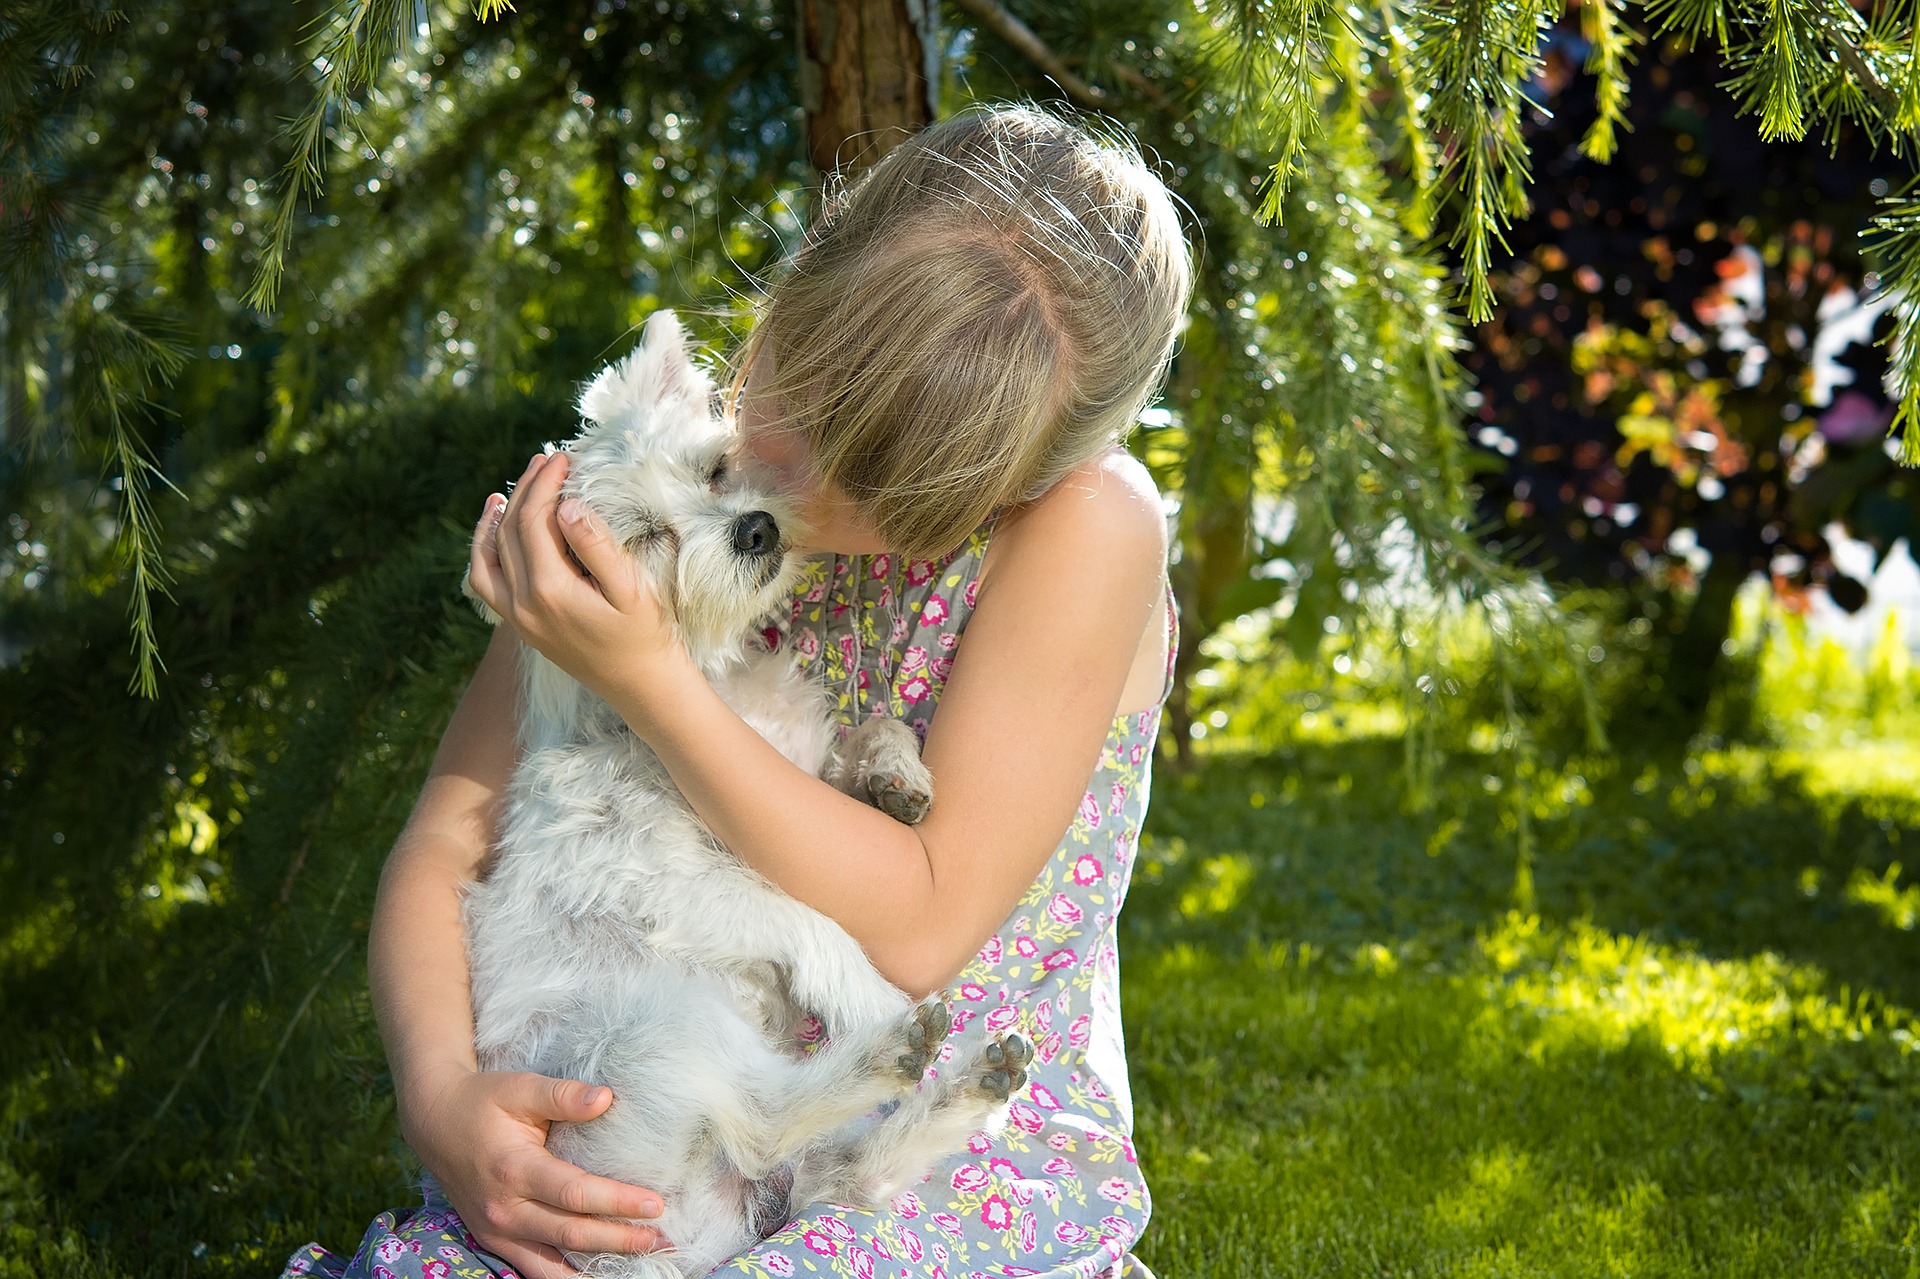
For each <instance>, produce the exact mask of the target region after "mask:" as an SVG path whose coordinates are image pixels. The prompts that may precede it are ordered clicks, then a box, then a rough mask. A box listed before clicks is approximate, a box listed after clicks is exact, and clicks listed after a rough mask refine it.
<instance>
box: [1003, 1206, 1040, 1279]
mask: <svg viewBox="0 0 1920 1279" xmlns="http://www.w3.org/2000/svg"><path fill="white" fill-rule="evenodd" d="M1039 1243H1040V1227H1039V1225H1038V1224H1037V1223H1036V1222H1035V1221H1034V1219H1033V1214H1032V1213H1030V1212H1023V1213H1021V1214H1020V1251H1021V1252H1032V1251H1033V1250H1034V1249H1035V1248H1036V1247H1038V1246H1039ZM1008 1273H1011V1272H1010V1271H1009V1272H1008Z"/></svg>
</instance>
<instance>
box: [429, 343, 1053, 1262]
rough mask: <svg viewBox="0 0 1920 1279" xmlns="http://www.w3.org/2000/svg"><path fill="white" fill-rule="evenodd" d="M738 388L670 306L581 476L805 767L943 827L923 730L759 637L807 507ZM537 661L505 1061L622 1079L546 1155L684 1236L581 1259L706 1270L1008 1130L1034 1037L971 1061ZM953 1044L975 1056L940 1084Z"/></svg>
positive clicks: (587, 439)
mask: <svg viewBox="0 0 1920 1279" xmlns="http://www.w3.org/2000/svg"><path fill="white" fill-rule="evenodd" d="M713 390H714V388H713V384H712V382H711V381H710V379H708V378H707V377H706V375H705V374H703V373H702V372H701V371H700V370H698V369H697V368H696V367H695V366H694V364H693V363H692V361H691V360H690V359H689V357H688V354H687V351H686V342H685V338H684V336H683V334H682V332H681V329H680V325H679V323H678V322H677V321H676V320H675V318H674V317H673V315H672V314H671V313H670V312H666V311H662V312H659V313H657V314H655V315H654V316H653V317H652V318H651V319H650V320H649V321H648V322H647V325H646V329H645V333H644V335H643V337H642V339H641V344H640V347H639V349H638V350H636V351H635V352H634V353H633V354H631V355H629V356H628V357H627V358H626V359H625V360H623V361H621V362H620V363H618V364H615V365H614V366H612V367H610V368H608V369H607V370H605V371H604V372H602V373H601V374H600V376H599V377H598V378H597V379H596V380H595V381H594V382H593V384H592V385H591V386H590V387H588V388H587V391H586V393H585V394H584V395H583V396H582V397H581V400H580V412H581V415H582V416H583V417H584V418H585V419H587V422H586V425H585V427H584V429H583V430H582V431H581V433H580V435H579V436H578V438H576V439H574V440H573V441H571V442H570V443H569V444H568V445H567V446H566V447H567V450H568V452H569V453H570V454H571V466H570V469H569V472H568V475H567V480H566V485H565V491H566V493H567V494H569V495H572V496H576V497H578V498H580V499H581V500H582V501H583V502H584V503H585V504H586V505H587V506H588V507H589V508H590V509H591V510H593V511H594V512H595V513H596V514H598V516H599V517H600V518H601V520H603V521H604V522H605V523H606V524H607V525H608V526H609V527H610V528H611V530H612V532H613V535H614V537H615V539H616V540H617V541H619V542H620V543H622V544H623V545H624V546H626V547H627V548H628V549H629V550H630V551H631V553H632V554H633V555H634V556H635V558H636V559H637V560H638V561H639V563H640V565H641V566H642V568H643V571H644V572H645V573H646V575H647V578H648V580H649V581H650V582H651V583H652V585H653V587H654V590H655V593H656V594H657V595H658V596H659V598H660V599H661V601H662V604H663V607H664V608H665V609H666V611H667V612H668V614H669V615H670V616H671V618H672V620H673V622H674V624H675V625H676V626H677V628H678V630H679V633H680V635H681V636H682V637H683V639H684V640H685V642H686V645H687V648H688V650H689V651H690V652H691V653H692V654H693V656H694V658H695V660H696V661H697V662H698V663H699V665H700V667H701V669H702V670H703V671H704V672H705V674H706V675H707V678H708V679H709V680H711V681H712V683H713V686H714V688H715V689H717V690H718V691H719V693H720V695H721V696H722V697H723V698H724V699H725V700H726V702H727V704H728V705H730V706H731V707H733V709H734V710H735V711H737V712H738V713H739V714H740V715H741V717H742V718H744V719H745V720H746V721H747V722H748V723H749V724H751V725H752V726H753V727H754V728H755V729H756V730H758V731H759V732H760V733H761V734H762V735H763V736H764V737H766V738H767V740H768V741H770V742H772V743H773V744H774V746H776V747H777V748H778V749H779V750H780V751H781V752H782V753H783V754H784V755H785V756H786V757H787V758H788V759H790V760H792V761H793V762H794V763H795V764H797V765H799V766H800V767H801V768H804V769H806V770H808V771H809V772H811V773H813V774H815V775H816V776H822V777H825V778H826V779H827V780H829V781H831V782H832V783H833V784H835V785H836V786H839V787H841V788H842V789H844V790H846V791H847V792H848V793H850V794H854V795H857V796H860V797H861V798H863V799H872V800H874V801H875V802H877V803H879V804H880V805H881V806H882V807H883V808H885V809H886V810H887V811H889V812H891V813H892V814H893V815H895V816H897V817H900V818H901V819H903V820H907V821H918V820H919V819H920V817H921V816H923V815H924V814H925V812H926V809H927V806H928V804H929V803H930V802H931V789H930V779H929V778H928V775H927V772H926V770H925V767H924V766H923V765H922V764H921V762H920V758H919V752H918V747H917V743H916V742H915V740H914V737H913V734H912V732H911V731H910V730H908V729H907V728H906V727H905V725H903V724H901V723H900V722H898V721H896V720H888V719H873V720H869V721H867V722H866V723H864V724H862V725H861V726H860V727H859V728H858V729H857V730H855V732H853V733H852V734H851V735H850V736H849V737H848V738H847V739H846V741H845V742H839V741H837V740H836V738H837V734H836V732H835V730H834V727H833V725H832V722H831V720H830V718H829V715H828V710H827V702H826V697H825V694H824V691H823V690H822V689H820V688H818V687H817V686H814V685H812V684H810V683H808V682H807V681H806V680H805V679H803V678H802V677H801V676H800V675H798V674H797V673H796V672H795V670H794V668H793V664H792V659H791V657H790V655H788V654H786V653H784V652H775V653H768V652H765V651H764V649H763V647H762V646H761V645H760V644H759V643H758V633H757V631H756V628H755V624H756V622H758V621H760V620H763V619H764V618H765V617H766V616H767V614H768V613H770V612H771V611H773V610H774V609H776V608H777V607H780V606H781V605H783V603H784V602H785V601H786V600H787V599H788V595H789V591H790V590H791V588H792V583H793V582H794V580H795V574H796V571H797V569H798V565H799V561H798V556H797V555H796V554H795V553H794V551H793V549H792V538H791V536H790V528H789V524H790V519H791V514H790V511H789V509H788V507H787V506H786V504H784V503H783V502H782V500H781V498H780V495H779V494H778V492H777V491H776V490H775V489H774V488H773V487H772V486H771V485H769V484H766V483H764V482H759V481H757V479H756V477H755V475H754V473H753V472H752V471H751V470H750V469H748V468H747V467H745V466H743V465H742V460H741V458H740V457H739V456H738V454H739V450H738V449H737V448H736V447H735V446H736V445H737V438H736V437H735V436H734V434H733V433H732V430H731V425H730V423H728V422H726V421H724V420H723V419H721V418H719V417H717V416H716V415H715V413H714V411H713V408H712V404H713V398H714V397H713ZM522 657H523V665H522V671H523V675H524V692H525V696H524V699H523V703H522V707H521V723H520V733H521V748H522V755H521V760H520V764H519V766H518V769H517V770H516V772H515V773H514V776H513V779H512V782H511V785H510V789H509V791H508V794H507V804H506V809H505V812H504V815H503V821H502V824H501V835H500V842H499V845H498V848H497V849H496V850H495V856H494V858H493V860H492V862H491V865H490V867H489V869H488V871H487V874H486V875H485V876H484V878H483V879H482V880H481V882H479V883H478V884H476V885H474V887H473V888H472V890H471V892H470V893H469V895H468V896H467V899H466V903H465V919H466V937H467V949H468V956H469V960H470V963H471V967H472V973H473V1005H474V1019H475V1029H476V1040H477V1047H478V1051H479V1058H480V1064H481V1066H482V1068H483V1069H490V1070H533V1071H539V1072H541V1073H543V1074H548V1075H557V1076H562V1077H566V1078H572V1079H584V1080H588V1081H590V1082H594V1083H602V1084H606V1085H608V1086H610V1087H611V1088H612V1089H613V1092H614V1097H615V1100H614V1102H613V1104H612V1106H611V1107H610V1108H609V1109H608V1110H607V1112H606V1113H605V1114H603V1115H602V1116H601V1117H600V1118H598V1119H595V1120H592V1121H590V1122H588V1123H584V1124H557V1125H555V1126H554V1127H553V1129H552V1131H551V1133H550V1134H549V1136H548V1145H549V1147H550V1148H551V1149H552V1150H553V1151H554V1152H555V1153H556V1154H558V1155H560V1156H561V1157H562V1158H565V1159H567V1160H569V1161H571V1162H573V1163H576V1164H579V1165H580V1166H582V1167H584V1168H587V1169H589V1170H591V1171H593V1172H597V1173H602V1174H605V1175H607V1176H611V1177H616V1178H618V1179H620V1180H622V1181H627V1182H632V1183H634V1184H637V1185H642V1186H648V1187H651V1188H653V1189H655V1190H657V1191H659V1192H660V1193H661V1197H662V1198H663V1199H664V1201H665V1204H666V1210H665V1215H664V1216H663V1217H662V1218H661V1219H660V1220H659V1221H657V1222H654V1223H650V1224H655V1225H657V1226H658V1227H659V1228H660V1230H661V1232H662V1233H663V1234H664V1235H665V1237H666V1238H667V1239H668V1240H670V1241H671V1248H670V1249H669V1250H666V1251H662V1252H660V1253H655V1254H642V1255H636V1256H625V1255H618V1254H604V1255H600V1256H581V1255H570V1256H569V1258H568V1260H569V1261H571V1262H573V1263H574V1264H575V1265H577V1266H581V1267H582V1268H584V1269H587V1270H589V1271H590V1272H591V1273H594V1274H596V1275H607V1276H623V1277H626V1279H667V1277H669V1276H672V1277H674V1279H677V1277H678V1276H680V1275H683V1274H685V1275H696V1274H705V1273H707V1272H708V1271H709V1270H710V1269H712V1268H713V1267H714V1266H716V1265H718V1264H719V1263H720V1262H722V1261H724V1260H725V1259H726V1258H728V1257H730V1256H733V1255H734V1254H736V1253H738V1252H740V1251H742V1250H744V1249H746V1248H748V1247H750V1246H751V1245H752V1244H754V1243H755V1242H756V1241H757V1240H758V1239H760V1238H762V1237H764V1235H766V1234H768V1233H771V1231H773V1230H775V1229H777V1228H778V1227H779V1226H780V1225H782V1224H783V1223H784V1222H785V1221H786V1220H787V1219H788V1214H789V1211H790V1206H791V1205H802V1204H808V1203H815V1202H834V1203H847V1204H855V1205H876V1204H878V1203H880V1202H883V1201H884V1200H885V1199H886V1198H887V1197H889V1196H891V1195H893V1194H896V1193H898V1191H899V1190H901V1189H904V1188H905V1187H906V1186H908V1185H911V1184H912V1183H914V1182H915V1181H917V1180H919V1179H920V1178H922V1177H924V1176H925V1175H926V1173H927V1171H928V1170H929V1169H930V1168H931V1167H932V1166H933V1165H934V1164H935V1163H936V1162H938V1160H939V1159H940V1158H942V1157H943V1156H945V1155H947V1154H949V1153H952V1152H954V1151H957V1150H958V1149H960V1148H961V1146H962V1144H963V1143H964V1142H965V1140H966V1138H967V1136H968V1135H969V1134H971V1133H973V1132H975V1131H978V1130H981V1129H984V1128H989V1127H992V1126H994V1125H996V1124H997V1123H1000V1122H1004V1119H1005V1103H1006V1100H1007V1097H1008V1094H1009V1093H1010V1092H1011V1091H1013V1090H1014V1089H1017V1088H1019V1087H1020V1086H1021V1085H1022V1084H1023V1083H1024V1082H1025V1074H1024V1067H1025V1066H1026V1065H1027V1063H1028V1062H1029V1061H1030V1060H1031V1049H1030V1048H1029V1047H1028V1046H1027V1044H1026V1043H1025V1041H1023V1040H1021V1039H1020V1038H1019V1037H1018V1036H1013V1035H1008V1036H1004V1037H996V1038H992V1039H988V1040H984V1041H980V1042H976V1043H975V1044H974V1045H973V1047H972V1050H971V1051H970V1052H968V1053H966V1054H964V1055H963V1056H962V1058H960V1059H956V1058H955V1057H954V1054H952V1053H951V1052H948V1051H946V1050H945V1043H946V1039H947V1030H948V1025H949V1016H948V1011H947V1008H946V1006H945V1005H944V1004H942V1003H940V1002H938V1001H929V1002H926V1003H922V1004H920V1005H918V1006H917V1007H916V1006H913V1005H912V1004H911V1002H910V1001H909V1000H908V998H907V997H906V996H905V995H903V994H901V993H900V992H899V991H898V990H896V989H895V988H894V987H892V986H891V985H889V984H888V983H887V981H886V980H885V979H884V978H882V977H881V976H880V974H879V973H878V972H876V971H875V970H874V968H873V965H872V964H871V963H869V962H868V960H867V957H866V955H865V954H864V953H863V952H862V951H861V949H860V947H859V945H858V944H857V943H856V942H855V941H854V940H853V939H852V938H851V937H849V936H848V935H847V934H846V933H845V932H844V931H842V930H841V929H840V927H839V926H838V925H836V924H834V923H833V922H832V921H831V920H829V919H827V918H826V917H825V916H823V915H820V914H819V913H818V912H816V911H814V910H811V909H810V908H808V907H806V906H803V905H801V904H800V903H799V902H797V901H795V900H793V899H792V898H791V897H788V896H787V895H785V894H784V893H782V892H781V891H780V890H779V889H777V888H775V887H774V886H773V885H772V884H770V883H768V882H767V881H766V880H765V879H763V878H762V877H761V876H759V875H758V874H756V873H755V872H754V871H752V870H750V869H748V868H747V867H746V866H745V865H743V864H742V863H741V862H739V861H738V860H737V859H735V858H734V857H733V856H732V855H731V854H730V853H728V852H727V851H726V849H725V848H723V847H721V846H720V844H719V843H718V842H716V841H715V839H714V837H713V835H712V834H711V833H709V832H708V830H707V829H706V827H705V826H704V825H702V824H701V821H700V819H699V817H698V816H697V815H696V814H695V813H694V812H693V810H692V809H691V808H690V807H689V806H688V804H687V802H686V800H685V799H684V798H683V797H682V796H681V795H680V793H679V792H678V791H677V790H676V789H675V788H674V786H673V783H672V781H671V780H670V779H669V778H668V776H667V772H666V770H665V768H664V767H662V765H661V764H660V762H659V760H658V759H657V758H656V757H655V756H654V754H653V752H652V751H651V750H649V749H648V748H647V746H646V745H645V743H643V742H641V741H640V740H639V739H638V738H637V737H636V736H635V735H634V734H633V733H632V732H631V731H630V730H629V729H628V728H627V726H626V725H625V724H624V723H623V722H622V721H621V720H620V718H619V716H618V715H617V714H616V713H615V712H614V711H613V709H612V708H611V707H609V706H608V705H607V704H606V703H605V702H603V701H601V700H600V699H599V698H597V697H595V696H594V695H593V694H591V693H589V692H588V691H587V690H586V689H584V688H583V687H581V686H580V685H579V684H578V683H576V682H575V681H574V680H573V679H571V678H570V677H568V676H567V675H566V674H565V673H563V672H562V671H561V670H560V669H559V668H558V667H556V666H554V665H553V664H552V663H550V662H548V661H547V660H546V659H544V658H542V657H541V656H540V655H539V654H537V653H535V652H533V651H532V650H531V649H523V650H522ZM806 1014H812V1015H813V1016H814V1017H816V1018H818V1020H819V1021H820V1022H821V1023H822V1024H823V1025H824V1027H825V1029H826V1031H827V1034H828V1039H827V1042H826V1044H825V1045H824V1046H823V1047H821V1048H820V1049H819V1050H818V1051H816V1052H814V1053H812V1054H811V1055H804V1054H802V1053H801V1052H800V1051H798V1048H799V1046H798V1044H797V1042H796V1039H795V1032H796V1030H797V1028H798V1027H799V1026H800V1024H801V1023H802V1021H803V1019H804V1017H805V1015H806ZM936 1058H938V1059H939V1060H941V1061H942V1062H951V1063H952V1064H951V1065H949V1066H945V1067H943V1068H937V1069H935V1071H934V1072H933V1075H932V1076H931V1077H929V1078H927V1079H926V1080H925V1082H924V1083H923V1082H922V1076H923V1074H925V1073H926V1071H927V1068H928V1066H929V1064H931V1063H933V1062H934V1061H935V1060H936ZM954 1067H958V1068H954ZM889 1103H893V1109H892V1113H891V1114H888V1115H886V1116H885V1117H884V1118H878V1117H876V1116H875V1113H874V1112H876V1111H878V1110H880V1109H881V1108H883V1107H885V1106H887V1105H888V1104H889Z"/></svg>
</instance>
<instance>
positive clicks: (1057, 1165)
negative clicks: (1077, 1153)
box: [1040, 1155, 1075, 1177]
mask: <svg viewBox="0 0 1920 1279" xmlns="http://www.w3.org/2000/svg"><path fill="white" fill-rule="evenodd" d="M1040 1171H1041V1172H1044V1173H1046V1174H1048V1175H1049V1176H1053V1177H1071V1176H1073V1174H1074V1171H1075V1169H1074V1166H1073V1161H1072V1160H1070V1159H1062V1158H1061V1157H1060V1156H1059V1155H1055V1156H1054V1157H1053V1158H1051V1159H1049V1160H1047V1162H1045V1163H1043V1164H1041V1165H1040Z"/></svg>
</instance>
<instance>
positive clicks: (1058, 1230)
mask: <svg viewBox="0 0 1920 1279" xmlns="http://www.w3.org/2000/svg"><path fill="white" fill-rule="evenodd" d="M1053 1237H1054V1238H1055V1239H1058V1240H1059V1241H1060V1242H1061V1243H1064V1244H1076V1243H1085V1242H1086V1241H1087V1240H1089V1239H1091V1238H1093V1231H1091V1230H1088V1229H1087V1228H1086V1227H1085V1226H1083V1225H1081V1224H1080V1223H1079V1222H1077V1221H1063V1222H1061V1223H1060V1224H1059V1225H1057V1226H1055V1227H1054V1228H1053Z"/></svg>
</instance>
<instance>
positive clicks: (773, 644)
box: [760, 626, 780, 653]
mask: <svg viewBox="0 0 1920 1279" xmlns="http://www.w3.org/2000/svg"><path fill="white" fill-rule="evenodd" d="M760 647H761V648H763V649H765V650H766V651H767V652H769V653H771V652H773V651H775V650H776V649H778V648H779V647H780V628H779V627H778V626H763V627H761V628H760Z"/></svg>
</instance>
